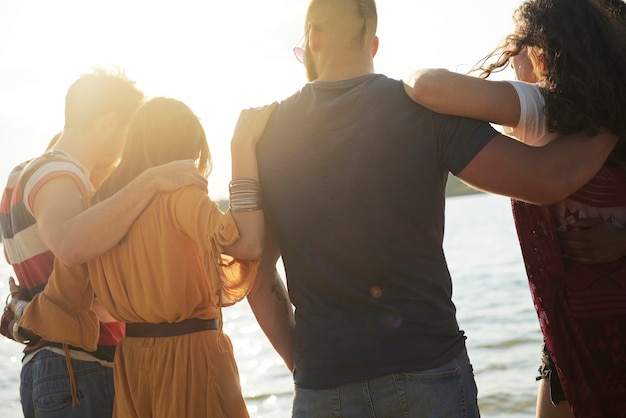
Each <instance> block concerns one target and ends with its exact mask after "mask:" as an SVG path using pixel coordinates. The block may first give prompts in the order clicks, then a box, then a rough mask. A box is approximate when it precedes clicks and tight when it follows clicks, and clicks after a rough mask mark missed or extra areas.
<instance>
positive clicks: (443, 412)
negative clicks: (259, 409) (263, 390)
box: [292, 350, 480, 418]
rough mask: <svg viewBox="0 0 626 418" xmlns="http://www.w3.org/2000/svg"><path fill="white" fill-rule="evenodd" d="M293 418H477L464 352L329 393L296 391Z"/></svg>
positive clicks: (474, 383)
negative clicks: (435, 364)
mask: <svg viewBox="0 0 626 418" xmlns="http://www.w3.org/2000/svg"><path fill="white" fill-rule="evenodd" d="M292 415H293V417H295V418H301V417H307V418H332V417H337V418H338V417H343V418H363V417H377V418H385V417H388V418H399V417H430V416H438V417H455V418H462V417H471V418H477V417H480V413H479V411H478V401H477V389H476V382H475V380H474V372H473V369H472V365H471V364H470V361H469V358H468V356H467V352H466V351H465V350H463V352H462V353H461V354H460V355H459V356H458V357H456V358H455V359H454V360H452V361H451V362H449V363H448V364H446V365H444V366H441V367H437V368H434V369H430V370H424V371H418V372H411V373H394V374H390V375H386V376H381V377H376V378H372V379H366V380H362V381H358V382H352V383H348V384H345V385H341V386H339V387H336V388H332V389H304V388H300V387H297V386H296V388H295V394H294V402H293V411H292Z"/></svg>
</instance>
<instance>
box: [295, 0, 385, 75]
mask: <svg viewBox="0 0 626 418" xmlns="http://www.w3.org/2000/svg"><path fill="white" fill-rule="evenodd" d="M377 24H378V16H377V13H376V3H375V1H374V0H312V1H311V3H309V8H308V10H307V14H306V22H305V27H304V32H305V38H306V42H305V48H304V65H305V68H306V72H307V78H308V79H309V81H313V80H317V79H318V78H319V68H317V65H316V63H315V59H314V58H313V53H312V51H311V44H310V42H309V40H310V37H311V36H312V32H314V33H321V34H323V35H324V39H325V42H324V50H326V51H327V52H329V53H330V55H332V54H335V55H342V56H343V55H344V54H346V53H351V54H352V53H356V54H361V56H362V59H359V60H361V61H363V60H368V59H371V57H372V55H373V53H372V51H373V50H375V49H377V46H376V47H374V45H375V44H376V45H377V43H378V40H377V39H376V27H377ZM363 57H368V58H363Z"/></svg>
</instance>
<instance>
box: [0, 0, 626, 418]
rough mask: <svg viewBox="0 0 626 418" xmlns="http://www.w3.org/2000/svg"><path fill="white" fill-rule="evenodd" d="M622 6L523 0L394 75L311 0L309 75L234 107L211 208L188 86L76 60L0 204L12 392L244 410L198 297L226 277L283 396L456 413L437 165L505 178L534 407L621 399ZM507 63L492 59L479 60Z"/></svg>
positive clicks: (625, 280)
mask: <svg viewBox="0 0 626 418" xmlns="http://www.w3.org/2000/svg"><path fill="white" fill-rule="evenodd" d="M625 9H626V6H625V4H624V3H623V2H622V1H621V0H526V1H525V2H523V3H522V4H521V5H520V6H519V8H518V9H517V10H516V11H515V12H514V23H515V29H514V31H513V32H512V33H511V34H510V35H509V36H507V37H506V39H505V41H504V43H503V44H502V45H501V46H500V47H499V48H498V49H497V50H495V51H494V52H492V53H491V54H490V55H489V58H488V59H486V60H485V61H481V62H479V64H477V66H476V68H475V70H476V71H478V72H479V73H480V74H479V76H477V77H476V76H474V75H463V74H458V73H453V72H450V71H447V70H443V69H423V70H419V71H417V72H415V73H414V74H412V75H411V77H409V78H408V79H407V80H405V81H401V80H394V79H391V78H388V77H386V76H385V75H382V74H378V73H376V72H375V71H374V64H373V63H374V57H375V55H376V52H377V49H378V38H377V36H376V26H377V13H376V4H375V2H374V0H312V1H311V2H310V4H309V7H308V10H307V14H306V21H305V24H304V38H303V43H302V45H299V46H298V47H296V48H294V52H296V56H297V57H298V59H300V60H302V62H303V64H304V66H305V69H306V75H307V78H308V81H309V82H308V83H307V84H305V85H304V86H303V87H302V89H301V90H299V91H298V92H297V93H295V94H293V95H292V96H290V97H288V98H286V99H284V100H282V101H280V103H278V102H276V103H272V104H270V105H267V106H263V107H260V108H254V109H246V110H244V111H242V112H241V114H240V117H239V120H238V121H237V124H236V127H235V129H234V133H233V137H232V140H231V152H232V180H231V182H230V184H229V193H230V200H229V210H228V211H226V212H225V213H224V212H222V211H221V210H220V209H219V207H218V205H217V204H216V203H215V202H214V201H212V200H211V199H210V198H209V196H208V193H207V181H206V176H207V175H208V173H209V172H210V169H211V155H210V151H209V147H208V145H207V140H206V136H205V132H204V130H203V127H202V125H201V123H200V121H199V119H198V117H197V116H196V115H195V114H194V112H193V111H192V110H191V109H190V108H189V107H188V106H186V105H185V104H184V103H182V102H180V101H178V100H175V99H172V98H164V97H156V98H152V99H149V100H147V99H146V98H145V97H144V95H143V93H142V92H141V91H140V90H139V89H138V88H137V87H136V85H135V83H134V82H133V81H131V80H129V79H128V78H126V76H125V75H124V74H123V72H121V71H117V72H116V71H105V70H103V69H97V70H94V71H93V72H90V73H87V74H84V75H82V76H81V77H80V78H79V79H78V80H76V81H75V82H74V83H73V84H72V85H71V86H70V87H69V89H68V91H67V95H66V100H65V125H64V129H63V131H62V132H61V133H59V134H58V135H56V136H55V137H54V138H53V140H52V141H51V143H50V145H49V149H48V150H47V151H46V152H45V153H44V154H42V155H41V156H39V157H36V158H34V159H33V160H30V161H27V162H25V163H23V164H20V165H19V166H17V167H16V168H15V169H14V170H13V172H11V174H10V175H9V178H8V182H7V186H6V188H5V190H4V194H3V197H2V202H1V205H0V226H1V227H2V236H3V243H4V249H5V255H6V258H7V260H8V262H9V263H10V264H11V265H12V266H13V268H14V271H15V276H16V277H17V279H18V281H19V285H18V284H17V283H16V282H15V281H14V280H13V279H10V289H11V294H10V295H9V296H10V297H9V298H8V300H7V307H6V308H5V312H4V315H3V321H2V329H1V331H2V333H3V334H4V335H6V336H8V337H9V338H12V339H14V340H16V341H18V342H21V343H23V344H25V348H24V358H23V361H22V370H21V384H20V398H21V403H22V409H23V413H24V416H25V417H29V418H30V417H110V416H115V417H228V418H236V417H247V416H248V411H247V409H246V405H245V402H244V399H243V396H242V393H241V387H240V383H239V376H238V370H237V364H236V362H235V358H234V355H233V348H232V345H231V342H230V340H229V338H228V336H227V335H226V334H225V333H224V332H223V320H222V308H223V307H226V306H229V305H232V304H234V303H237V302H239V301H241V300H243V299H244V298H246V299H247V301H248V303H249V304H250V307H251V308H252V311H253V312H254V314H255V316H256V319H257V321H258V323H259V326H260V327H261V328H262V329H263V331H264V333H265V334H266V336H267V338H268V339H269V341H270V342H271V344H272V345H273V347H274V348H275V349H276V351H277V352H278V353H279V354H280V356H281V357H282V358H283V360H284V362H285V364H286V366H287V367H288V369H289V370H290V371H291V372H292V373H293V378H294V399H293V408H292V415H293V416H294V417H319V418H327V417H366V416H370V417H401V416H403V417H435V416H437V417H478V416H480V412H479V408H478V402H477V387H476V383H475V380H474V375H473V371H472V365H471V362H470V359H469V356H468V353H467V351H466V346H465V340H466V337H465V335H464V332H463V331H462V330H461V329H460V328H459V325H458V323H457V319H456V314H455V307H454V304H453V302H452V279H451V277H450V274H449V271H448V268H447V264H446V260H445V256H444V252H443V249H442V243H443V231H444V205H445V185H446V181H447V178H448V174H449V173H452V174H453V175H455V176H457V177H458V178H460V179H461V180H462V181H464V182H465V183H467V184H468V185H470V186H471V187H474V188H476V189H479V190H482V191H485V192H490V193H496V194H500V195H505V196H510V197H511V198H512V207H513V214H514V219H515V223H516V226H517V231H518V236H519V240H520V245H521V249H522V254H523V257H524V262H525V265H526V270H527V273H528V279H529V284H530V288H531V294H532V297H533V302H534V304H535V307H536V309H537V313H538V318H539V323H540V325H541V330H542V332H543V337H544V342H545V344H544V347H543V349H542V350H541V351H540V350H539V347H538V354H539V353H540V352H541V354H542V355H541V357H542V358H541V366H540V367H539V375H538V378H537V379H538V380H539V381H540V383H539V390H538V396H537V416H538V417H572V416H574V417H584V418H595V417H611V418H613V417H624V416H626V232H625V231H626V230H625V229H624V228H625V227H626V83H625V82H624V75H625V74H626V21H625V20H624V10H625ZM508 65H511V66H513V68H514V69H515V72H516V76H517V80H514V81H491V80H488V77H489V75H490V74H492V73H493V72H495V71H499V70H501V69H503V68H505V67H507V66H508ZM492 124H498V125H502V126H503V127H504V132H505V133H506V135H510V136H512V137H514V138H511V137H509V136H506V135H503V134H501V133H499V131H497V130H495V129H494V128H493V126H492ZM476 239H477V240H479V239H480V238H479V237H477V238H476ZM279 257H282V260H283V264H284V268H285V273H286V286H285V283H284V282H283V280H282V278H281V277H280V275H279V274H278V272H277V270H276V263H277V261H278V259H279ZM503 280H506V278H503Z"/></svg>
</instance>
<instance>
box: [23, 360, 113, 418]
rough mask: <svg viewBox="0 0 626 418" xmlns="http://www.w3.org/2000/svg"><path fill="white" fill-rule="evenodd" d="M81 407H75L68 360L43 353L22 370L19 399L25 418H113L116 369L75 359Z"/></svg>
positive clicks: (73, 361) (75, 373) (75, 374)
mask: <svg viewBox="0 0 626 418" xmlns="http://www.w3.org/2000/svg"><path fill="white" fill-rule="evenodd" d="M72 367H73V368H74V376H75V378H76V386H77V392H78V400H79V401H80V405H79V406H76V407H72V394H71V391H70V378H69V372H68V371H67V363H66V362H65V357H64V356H62V355H59V354H56V353H53V352H51V351H49V350H42V351H40V352H39V353H37V354H35V356H34V357H33V358H32V359H31V360H30V361H29V362H28V363H26V364H25V365H24V366H23V367H22V372H21V384H20V397H21V401H22V411H23V412H24V417H25V418H71V417H76V418H78V417H81V418H95V417H97V418H100V417H102V418H104V417H107V418H110V417H111V415H112V414H113V397H114V394H115V392H114V388H113V369H112V368H110V367H105V366H102V365H101V364H100V363H97V362H92V361H80V360H72Z"/></svg>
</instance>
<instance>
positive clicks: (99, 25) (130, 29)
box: [0, 0, 521, 199]
mask: <svg viewBox="0 0 626 418" xmlns="http://www.w3.org/2000/svg"><path fill="white" fill-rule="evenodd" d="M308 2H309V0H266V1H262V0H228V1H215V0H178V1H176V2H173V1H165V0H132V1H127V0H109V1H107V2H96V1H93V0H56V1H44V0H39V1H38V0H19V1H18V0H0V144H1V148H0V182H2V183H3V182H4V178H5V177H6V175H7V174H8V172H9V171H10V170H11V168H12V167H13V166H14V165H15V164H17V163H19V162H21V161H22V160H25V159H28V158H32V157H33V156H36V155H37V154H39V153H41V152H43V150H44V147H45V145H46V144H47V142H48V141H49V139H50V138H51V137H52V135H53V134H54V133H56V132H57V131H59V130H61V129H62V127H63V101H64V97H65V92H66V90H67V87H69V85H70V84H71V83H72V82H73V81H74V80H75V79H76V78H77V77H78V76H79V75H80V74H81V73H83V72H86V71H88V70H89V69H90V68H92V67H94V66H97V65H103V66H110V65H115V66H118V67H121V68H123V69H124V70H125V71H126V73H127V75H128V76H129V77H130V78H132V79H134V80H136V81H137V84H138V86H139V87H140V88H141V89H142V90H143V91H144V92H145V93H146V94H147V95H148V96H149V97H152V96H169V97H174V98H176V99H179V100H182V101H184V102H185V103H187V104H188V105H189V106H190V107H191V108H192V109H193V110H194V111H195V112H196V114H198V116H200V118H201V119H202V122H203V125H204V128H205V130H206V131H207V135H208V137H209V146H210V148H211V152H212V155H213V166H214V169H213V173H212V174H211V177H210V178H209V180H210V189H209V194H210V195H211V197H212V198H214V199H221V198H225V197H227V184H228V181H229V179H230V154H229V149H230V135H231V133H232V130H233V127H234V125H235V122H236V120H237V117H238V115H239V111H240V110H241V109H243V108H245V107H250V106H258V105H261V104H265V103H268V102H271V101H274V100H280V99H282V98H285V97H287V96H289V95H291V94H292V93H293V92H295V91H296V90H298V89H299V88H300V87H301V86H302V85H303V84H304V82H305V81H306V80H305V75H304V69H303V68H302V65H301V64H300V63H298V62H297V61H296V59H295V58H294V56H293V53H292V48H293V46H294V45H295V44H296V43H297V42H298V40H299V39H300V37H301V36H302V33H303V19H304V14H305V11H306V7H307V5H308ZM520 3H521V0H472V1H468V0H445V1H439V0H431V1H423V0H422V1H418V0H379V1H378V15H379V26H378V36H379V38H380V48H379V52H378V55H377V57H376V59H375V65H376V70H377V72H381V73H385V74H387V75H388V76H391V77H394V78H402V77H404V76H405V75H406V74H408V73H410V72H411V71H412V70H415V69H417V68H421V67H445V68H449V69H451V70H459V71H461V72H464V71H466V70H467V69H468V68H469V66H471V64H473V63H475V62H476V61H477V60H479V59H480V58H481V57H483V56H484V55H486V54H487V53H488V52H489V51H491V50H492V49H493V48H494V47H495V46H497V44H498V43H499V42H500V41H501V40H502V39H503V38H504V36H505V35H506V34H507V33H508V32H509V31H510V29H511V27H512V24H511V14H512V12H513V10H514V9H515V8H516V7H517V6H518V5H519V4H520ZM459 66H460V67H459ZM510 76H511V77H512V76H513V75H512V74H510Z"/></svg>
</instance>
